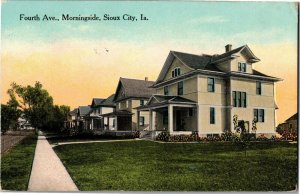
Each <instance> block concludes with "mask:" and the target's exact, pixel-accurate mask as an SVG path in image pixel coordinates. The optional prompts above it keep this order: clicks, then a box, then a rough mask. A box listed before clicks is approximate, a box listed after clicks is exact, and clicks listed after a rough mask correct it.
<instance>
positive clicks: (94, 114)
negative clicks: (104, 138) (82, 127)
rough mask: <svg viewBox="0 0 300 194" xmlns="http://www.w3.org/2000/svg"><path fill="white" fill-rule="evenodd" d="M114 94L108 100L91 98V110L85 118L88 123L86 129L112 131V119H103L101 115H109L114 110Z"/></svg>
mask: <svg viewBox="0 0 300 194" xmlns="http://www.w3.org/2000/svg"><path fill="white" fill-rule="evenodd" d="M114 96H115V95H114V94H112V95H110V96H109V97H108V98H106V99H104V98H93V100H92V103H91V110H90V112H89V114H87V115H86V116H85V121H86V122H87V123H88V129H91V130H104V129H105V130H114V118H107V119H104V118H103V116H101V115H102V114H107V113H111V112H113V111H114V110H115V107H116V105H115V103H114V102H113V99H114Z"/></svg>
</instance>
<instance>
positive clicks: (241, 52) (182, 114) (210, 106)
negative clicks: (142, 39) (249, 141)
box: [137, 45, 281, 136]
mask: <svg viewBox="0 0 300 194" xmlns="http://www.w3.org/2000/svg"><path fill="white" fill-rule="evenodd" d="M258 61H260V59H258V57H256V56H255V55H254V53H253V52H252V51H251V50H250V48H249V47H248V46H247V45H244V46H241V47H239V48H236V49H233V50H232V49H231V45H226V46H225V53H223V54H220V55H217V54H215V55H194V54H188V53H182V52H176V51H170V53H169V55H168V57H167V59H166V61H165V64H164V65H163V67H162V70H161V72H160V74H159V76H158V78H157V80H156V82H155V83H154V85H153V86H152V87H153V88H155V89H156V94H154V95H152V96H151V97H150V99H149V101H148V103H147V104H145V105H143V106H139V107H137V110H138V112H137V115H139V114H141V112H145V111H147V112H148V114H149V130H150V131H153V132H154V133H155V134H157V133H158V132H160V131H164V130H167V131H169V132H170V133H171V134H190V133H191V132H192V131H197V132H198V134H199V135H200V136H207V135H213V134H221V133H224V132H226V131H233V130H234V125H233V117H234V116H237V117H238V124H239V125H240V126H241V127H244V128H245V130H246V131H247V132H249V133H251V132H253V131H252V126H253V125H252V122H253V120H254V119H256V120H257V124H256V127H257V130H256V134H257V135H258V134H262V133H263V134H265V135H267V136H270V135H273V134H275V126H276V109H277V106H276V100H275V96H276V94H275V83H276V82H277V81H280V80H281V79H279V78H276V77H272V76H269V75H266V74H263V73H261V72H259V71H257V70H255V69H253V64H254V63H256V62H258ZM138 118H139V117H138Z"/></svg>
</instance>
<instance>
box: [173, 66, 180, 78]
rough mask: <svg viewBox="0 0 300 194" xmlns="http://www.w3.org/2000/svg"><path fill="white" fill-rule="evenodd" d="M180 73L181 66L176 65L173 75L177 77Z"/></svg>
mask: <svg viewBox="0 0 300 194" xmlns="http://www.w3.org/2000/svg"><path fill="white" fill-rule="evenodd" d="M179 75H180V68H179V67H176V68H175V69H174V70H173V71H172V77H177V76H179Z"/></svg>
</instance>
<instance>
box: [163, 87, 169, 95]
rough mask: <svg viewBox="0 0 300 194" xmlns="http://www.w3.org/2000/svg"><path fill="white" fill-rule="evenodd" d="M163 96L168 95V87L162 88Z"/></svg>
mask: <svg viewBox="0 0 300 194" xmlns="http://www.w3.org/2000/svg"><path fill="white" fill-rule="evenodd" d="M164 95H169V86H165V87H164Z"/></svg>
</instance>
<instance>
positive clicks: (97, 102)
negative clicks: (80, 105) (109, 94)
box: [91, 98, 105, 107]
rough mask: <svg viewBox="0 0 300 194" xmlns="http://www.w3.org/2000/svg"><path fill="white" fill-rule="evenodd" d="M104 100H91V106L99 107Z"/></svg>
mask: <svg viewBox="0 0 300 194" xmlns="http://www.w3.org/2000/svg"><path fill="white" fill-rule="evenodd" d="M104 100H105V98H93V100H92V104H91V106H92V107H94V106H99V105H100V104H101V103H102V102H103V101H104Z"/></svg>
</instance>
